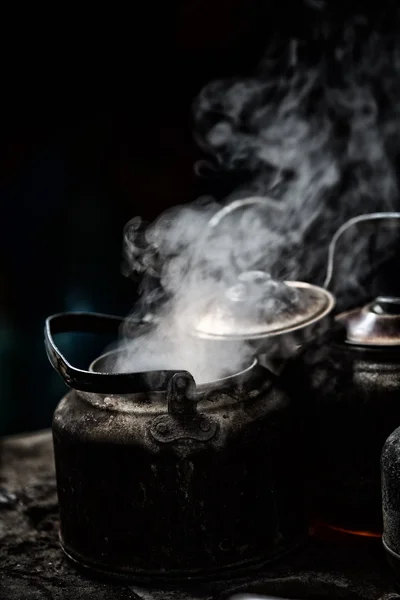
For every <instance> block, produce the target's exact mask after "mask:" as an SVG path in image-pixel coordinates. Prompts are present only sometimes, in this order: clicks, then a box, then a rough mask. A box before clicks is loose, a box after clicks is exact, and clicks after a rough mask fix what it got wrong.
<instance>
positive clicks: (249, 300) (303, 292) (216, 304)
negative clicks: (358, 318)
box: [194, 271, 335, 340]
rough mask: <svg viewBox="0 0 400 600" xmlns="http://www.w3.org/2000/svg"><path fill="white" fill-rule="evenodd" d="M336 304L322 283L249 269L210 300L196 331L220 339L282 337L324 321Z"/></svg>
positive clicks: (196, 324)
mask: <svg viewBox="0 0 400 600" xmlns="http://www.w3.org/2000/svg"><path fill="white" fill-rule="evenodd" d="M334 305H335V300H334V297H333V296H332V294H330V293H329V292H327V291H326V290H324V289H322V288H320V287H318V286H315V285H311V284H309V283H304V282H301V281H284V282H282V281H275V280H273V279H272V278H271V277H270V276H269V275H268V274H267V273H264V272H262V271H247V272H245V273H242V274H241V275H239V277H238V280H237V284H235V285H234V286H232V287H230V288H229V289H228V290H225V291H224V293H223V294H222V295H220V296H218V297H216V298H214V300H212V301H210V302H209V303H208V305H207V306H206V307H205V309H204V310H203V313H202V314H200V316H199V317H198V319H197V320H196V321H195V323H194V334H195V335H196V336H198V337H201V338H206V339H219V340H238V339H243V340H257V339H263V338H271V337H274V336H281V335H285V334H288V333H292V332H295V331H298V330H302V331H303V330H304V329H305V328H308V327H309V326H311V325H314V324H315V323H316V322H320V321H321V320H322V319H323V318H324V317H325V316H327V315H328V314H329V313H331V311H332V309H333V307H334Z"/></svg>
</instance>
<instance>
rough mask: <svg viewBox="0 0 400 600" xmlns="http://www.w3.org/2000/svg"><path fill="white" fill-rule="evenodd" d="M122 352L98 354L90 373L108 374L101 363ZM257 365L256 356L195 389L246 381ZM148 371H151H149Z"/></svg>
mask: <svg viewBox="0 0 400 600" xmlns="http://www.w3.org/2000/svg"><path fill="white" fill-rule="evenodd" d="M123 352H124V350H123V349H114V350H109V351H108V352H104V353H103V354H101V355H100V356H98V357H97V358H95V359H94V360H93V361H92V362H91V363H90V365H89V371H90V372H92V373H101V374H103V375H109V374H110V371H107V370H103V368H102V367H103V366H104V365H102V363H104V362H106V361H107V360H108V359H109V358H110V357H112V356H113V355H116V354H121V353H123ZM257 365H258V360H257V358H254V359H253V360H252V362H251V363H250V364H249V365H248V366H247V367H245V368H244V369H241V370H240V371H237V372H236V373H232V374H231V375H227V376H226V377H221V378H219V379H213V380H211V381H207V382H205V383H198V384H196V390H197V391H198V393H199V394H201V393H204V392H207V391H208V390H210V389H212V390H217V389H220V388H221V387H225V386H226V385H231V384H235V383H239V382H241V383H242V382H244V381H247V380H248V379H249V378H250V377H251V376H252V374H253V371H254V369H255V368H256V367H257ZM182 371H185V369H176V372H182ZM149 373H151V371H149ZM161 393H162V390H161Z"/></svg>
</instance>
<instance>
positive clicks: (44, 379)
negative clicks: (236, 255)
mask: <svg viewBox="0 0 400 600" xmlns="http://www.w3.org/2000/svg"><path fill="white" fill-rule="evenodd" d="M265 6H266V3H253V4H252V3H251V2H246V3H243V2H238V1H230V2H225V1H219V2H218V3H209V4H207V3H204V2H203V3H202V2H186V3H177V4H175V5H173V6H171V5H169V6H164V5H162V6H159V5H153V4H147V5H146V6H141V5H139V4H137V5H135V7H134V9H133V14H130V15H129V16H128V15H123V14H121V15H113V19H112V21H113V22H112V23H111V17H109V15H103V19H102V21H101V23H100V22H99V21H97V20H96V21H95V20H93V19H92V18H90V19H89V20H86V19H87V17H86V18H85V19H84V17H83V15H80V14H72V15H67V14H66V15H54V14H45V15H43V19H42V18H41V16H40V15H38V14H37V13H36V14H35V15H28V14H24V15H23V16H24V19H23V21H21V15H19V16H18V17H17V18H14V19H13V20H7V19H6V20H4V21H3V26H4V30H5V32H6V33H7V38H6V41H5V42H4V48H3V54H2V71H1V83H2V85H1V90H2V110H1V112H0V123H1V136H0V145H1V146H0V148H1V155H0V198H1V207H2V218H1V221H0V228H1V229H0V248H1V252H0V434H8V433H14V432H18V431H28V430H34V429H38V428H43V427H47V426H49V425H50V423H51V416H52V413H53V410H54V408H55V406H56V404H57V402H58V400H59V399H60V398H61V396H62V395H63V393H64V391H65V386H64V384H63V383H62V381H61V379H60V377H59V376H58V375H57V374H56V373H55V372H54V371H53V370H52V369H51V367H50V366H49V364H48V361H47V357H46V354H45V351H44V345H43V325H44V320H45V318H46V317H47V316H48V315H50V314H52V313H56V312H61V311H67V310H72V311H76V310H89V311H100V312H108V313H114V314H119V315H125V314H126V313H127V312H128V311H129V310H130V308H131V307H132V305H133V303H134V300H135V288H134V285H133V283H132V282H130V281H129V280H127V279H125V278H124V277H123V276H122V275H121V246H122V230H123V226H124V224H125V223H126V222H127V221H128V220H129V219H131V218H132V217H133V216H135V215H141V216H142V217H143V218H144V219H148V220H152V219H154V217H156V216H157V215H158V214H159V213H160V212H161V211H162V210H164V209H165V208H167V207H169V206H172V205H175V204H180V203H183V202H189V201H192V200H193V199H195V198H196V197H197V196H198V195H199V194H201V193H202V192H203V191H204V182H202V181H200V180H199V179H198V178H196V176H195V174H194V170H193V165H194V162H195V161H196V160H197V159H198V158H200V157H201V153H200V151H199V150H198V149H197V147H196V145H195V143H194V141H193V136H192V115H191V105H192V101H193V98H194V97H195V96H196V94H197V93H198V91H199V90H200V89H201V87H202V86H203V85H204V84H205V83H207V82H208V81H209V80H210V79H213V78H215V77H225V76H229V75H232V74H241V73H246V72H249V71H250V70H251V69H252V67H253V66H254V65H255V64H256V62H257V60H258V58H259V56H260V55H261V51H262V48H263V47H264V45H265V39H266V38H267V37H268V35H269V34H268V33H267V30H268V27H267V26H266V23H265V22H264V23H263V24H262V23H260V21H259V16H260V14H261V13H262V12H263V11H265ZM260 11H261V12H260ZM91 17H92V16H91ZM97 17H98V15H96V18H97ZM271 27H272V29H274V27H275V25H273V24H271ZM71 343H72V342H71V341H70V343H69V346H71ZM65 344H66V346H65V347H67V346H68V340H67V342H65ZM70 357H71V355H70Z"/></svg>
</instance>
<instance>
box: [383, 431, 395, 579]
mask: <svg viewBox="0 0 400 600" xmlns="http://www.w3.org/2000/svg"><path fill="white" fill-rule="evenodd" d="M381 471H382V508H383V525H384V529H383V542H384V546H385V549H386V551H387V555H388V559H389V561H390V563H391V565H392V566H393V568H394V570H395V571H396V572H397V573H398V575H399V577H400V428H397V429H395V431H393V433H392V434H391V435H390V436H389V437H388V439H387V440H386V443H385V445H384V447H383V450H382V457H381Z"/></svg>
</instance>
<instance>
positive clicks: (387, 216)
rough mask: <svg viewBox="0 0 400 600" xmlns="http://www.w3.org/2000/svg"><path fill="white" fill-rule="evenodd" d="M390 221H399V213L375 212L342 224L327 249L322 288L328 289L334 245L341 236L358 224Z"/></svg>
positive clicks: (332, 265) (333, 259)
mask: <svg viewBox="0 0 400 600" xmlns="http://www.w3.org/2000/svg"><path fill="white" fill-rule="evenodd" d="M391 219H400V212H377V213H367V214H365V215H358V216H357V217H353V218H352V219H349V220H348V221H346V223H343V225H342V226H341V227H339V229H338V230H337V231H336V233H335V234H334V236H333V238H332V240H331V242H330V244H329V248H328V264H327V270H326V277H325V281H324V283H323V287H324V288H325V289H328V288H329V286H330V284H331V282H332V276H333V271H334V262H335V250H336V244H337V242H338V240H339V238H340V237H341V236H342V234H343V233H344V232H345V231H347V230H348V229H349V228H350V227H353V225H357V224H358V223H362V222H365V221H381V220H391Z"/></svg>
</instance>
